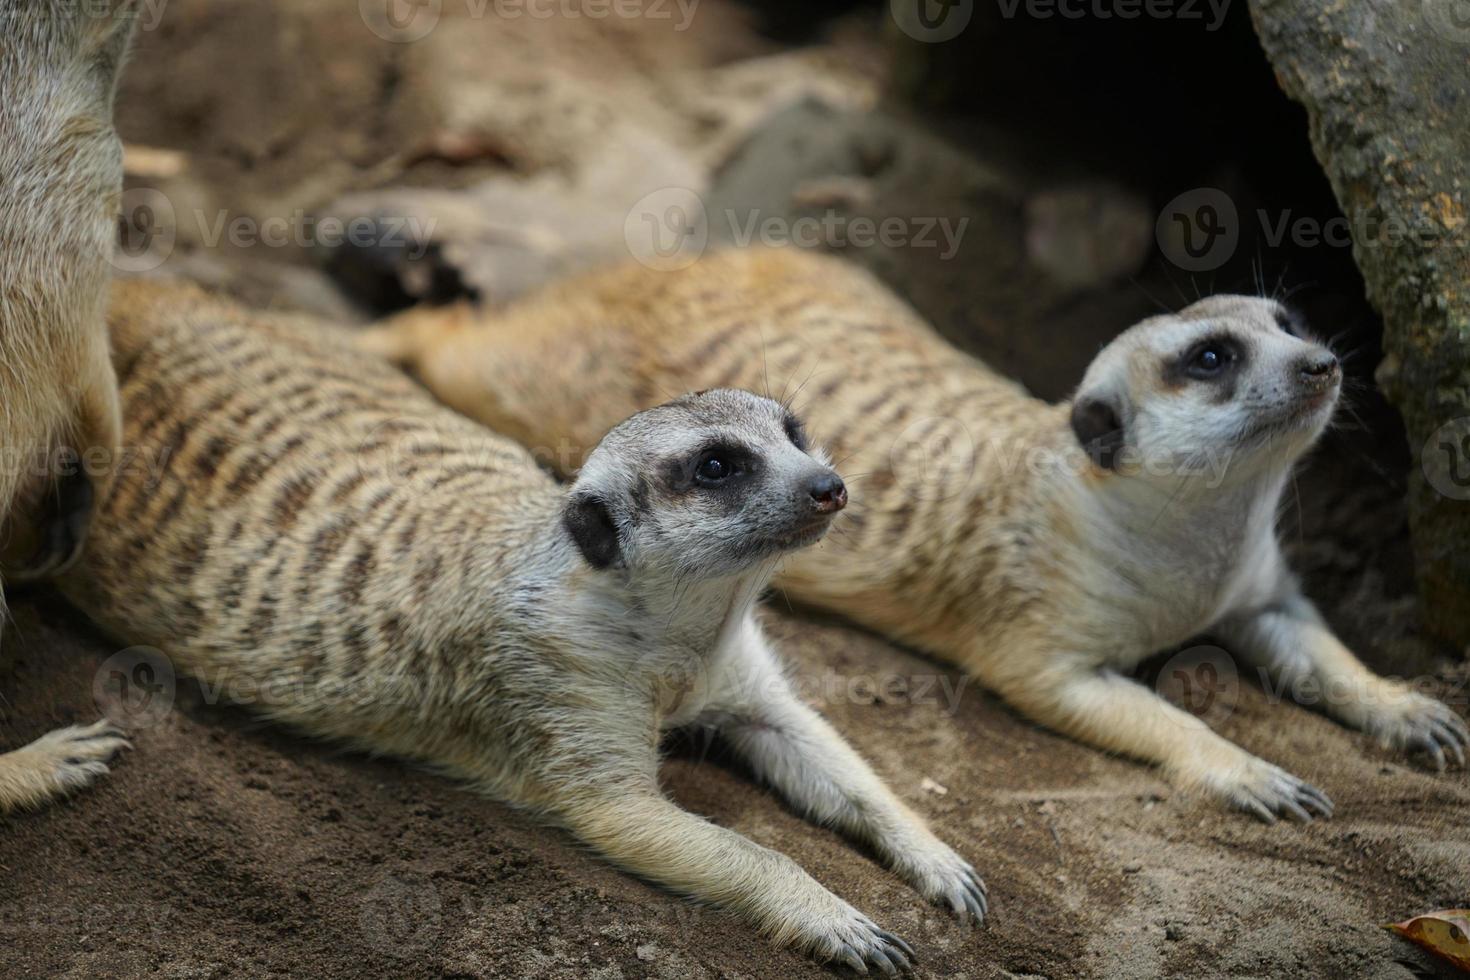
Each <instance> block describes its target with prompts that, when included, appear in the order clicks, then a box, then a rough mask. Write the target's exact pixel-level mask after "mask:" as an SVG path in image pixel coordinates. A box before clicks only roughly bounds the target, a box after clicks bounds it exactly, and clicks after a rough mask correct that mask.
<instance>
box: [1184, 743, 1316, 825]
mask: <svg viewBox="0 0 1470 980" xmlns="http://www.w3.org/2000/svg"><path fill="white" fill-rule="evenodd" d="M1211 782H1212V783H1213V784H1214V787H1215V789H1216V790H1217V791H1218V792H1219V793H1220V794H1221V795H1223V796H1224V797H1225V799H1226V800H1227V801H1228V802H1229V803H1230V805H1231V806H1233V807H1235V808H1236V809H1239V810H1244V811H1245V812H1246V813H1249V814H1251V815H1253V816H1256V817H1259V818H1260V819H1261V820H1263V821H1265V822H1266V823H1275V822H1276V818H1277V817H1290V818H1291V819H1293V820H1297V821H1300V822H1302V823H1308V822H1310V821H1311V820H1312V817H1313V816H1320V817H1330V816H1332V810H1333V807H1332V801H1331V800H1330V799H1328V798H1327V794H1326V793H1324V792H1322V791H1321V790H1320V789H1318V788H1317V787H1315V786H1313V785H1312V784H1311V783H1308V782H1305V781H1304V780H1301V779H1298V778H1297V777H1295V776H1293V775H1292V774H1291V773H1289V772H1287V771H1286V770H1285V769H1282V768H1281V767H1280V766H1273V765H1272V764H1271V763H1269V762H1267V761H1265V760H1264V759H1257V758H1255V757H1254V756H1250V757H1248V759H1247V761H1246V762H1244V763H1243V764H1241V765H1240V766H1239V767H1238V768H1237V769H1236V770H1235V771H1234V772H1233V773H1231V774H1230V776H1229V777H1227V778H1225V779H1222V780H1211Z"/></svg>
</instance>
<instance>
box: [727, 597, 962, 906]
mask: <svg viewBox="0 0 1470 980" xmlns="http://www.w3.org/2000/svg"><path fill="white" fill-rule="evenodd" d="M740 642H741V643H742V646H743V647H744V649H743V651H742V654H741V656H740V657H738V658H736V659H735V660H734V661H732V664H733V665H736V666H734V669H732V670H731V671H729V672H728V676H727V677H726V678H725V679H724V680H725V682H726V683H725V689H724V690H723V691H721V692H720V693H719V694H718V695H717V696H716V697H717V700H716V704H715V712H714V723H715V725H716V728H717V730H718V731H719V733H720V734H721V736H723V737H724V739H725V740H726V741H727V742H728V744H729V745H730V747H731V748H732V749H733V750H734V751H735V753H736V754H737V755H738V756H739V757H740V758H741V759H742V760H744V761H745V763H746V764H747V765H749V766H750V768H751V770H752V771H753V772H754V774H755V776H756V777H757V778H758V779H761V780H762V781H764V782H766V783H768V784H769V785H770V786H772V787H773V788H774V789H776V791H777V792H779V793H780V794H781V795H782V796H783V797H784V798H785V799H786V800H787V801H788V802H789V803H790V804H791V805H792V806H793V807H795V808H796V809H797V810H799V811H800V812H802V813H803V814H805V815H806V816H807V817H808V818H810V819H811V820H813V821H815V822H817V823H821V824H824V825H827V826H831V827H833V828H835V829H837V830H838V831H840V832H841V833H844V834H846V835H847V836H849V837H851V838H854V839H856V840H859V841H862V842H863V843H866V844H869V845H871V846H872V847H874V848H875V849H876V850H877V851H878V853H879V854H880V856H881V857H882V858H883V859H884V861H885V862H886V863H887V864H888V866H889V867H891V868H892V869H893V870H894V871H895V872H896V873H898V874H899V875H901V876H902V877H903V878H904V879H905V880H906V881H908V882H909V883H910V884H911V885H913V887H914V888H915V889H916V890H917V891H918V892H919V893H920V894H921V895H923V896H924V897H925V898H927V899H929V900H930V901H932V902H936V903H946V904H948V905H949V907H950V908H951V909H952V910H953V911H954V912H955V914H956V915H958V916H959V917H960V918H961V919H967V920H973V921H975V922H977V923H978V922H982V921H984V918H985V914H986V911H987V910H988V907H989V899H988V896H987V891H986V888H985V884H984V882H983V881H982V880H981V879H980V876H979V875H978V874H977V873H976V872H975V869H974V868H973V867H972V866H971V865H970V864H969V863H968V862H966V861H965V860H964V859H963V858H961V857H960V856H959V855H958V854H956V853H955V852H954V851H953V850H952V849H951V848H950V847H949V846H948V845H947V844H945V843H944V842H943V841H941V840H940V839H939V838H938V837H936V836H934V834H933V832H931V831H930V830H929V828H928V827H926V826H925V825H924V821H923V820H922V819H921V818H920V817H919V816H918V815H917V814H915V813H914V812H913V811H912V810H910V809H909V808H908V807H907V806H906V805H904V803H903V801H901V800H900V799H899V798H898V797H897V796H895V795H894V794H893V792H892V791H891V790H889V789H888V787H887V786H885V785H884V784H883V781H882V780H881V779H879V778H878V776H877V774H875V773H874V772H873V770H872V769H871V768H870V767H869V766H868V764H867V763H866V762H865V761H863V759H862V757H861V756H859V755H858V754H857V753H856V752H855V751H853V749H852V748H851V746H849V745H848V744H847V742H846V741H845V740H843V738H842V736H840V735H839V734H838V733H837V732H836V731H835V730H833V728H832V726H831V725H829V724H827V722H826V721H825V720H823V718H822V717H821V716H820V715H818V714H817V713H816V712H815V711H813V710H812V709H811V708H809V707H807V706H806V705H805V704H803V703H801V701H800V700H798V699H797V697H796V695H795V693H794V692H793V691H792V690H791V687H790V685H789V684H788V683H787V681H786V678H785V677H784V676H783V675H782V674H781V672H780V669H779V667H778V666H777V664H776V661H775V658H774V656H773V655H772V654H771V652H770V650H769V648H768V647H767V646H766V644H765V640H764V638H763V637H762V636H761V634H760V631H759V630H758V629H757V628H755V627H754V626H753V625H752V626H748V627H747V628H746V630H745V631H744V633H743V635H742V637H741V639H740Z"/></svg>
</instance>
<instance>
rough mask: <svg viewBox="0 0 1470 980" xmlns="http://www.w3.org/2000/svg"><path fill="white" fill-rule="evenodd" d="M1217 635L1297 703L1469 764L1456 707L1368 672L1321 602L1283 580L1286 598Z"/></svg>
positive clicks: (1393, 744)
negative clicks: (1325, 617)
mask: <svg viewBox="0 0 1470 980" xmlns="http://www.w3.org/2000/svg"><path fill="white" fill-rule="evenodd" d="M1212 632H1214V633H1215V634H1216V635H1218V636H1219V638H1220V640H1221V642H1222V643H1224V644H1225V645H1226V647H1228V648H1229V649H1230V650H1231V651H1232V652H1234V653H1236V654H1238V655H1239V656H1240V657H1242V658H1243V659H1245V660H1247V661H1249V662H1251V663H1254V664H1256V665H1258V666H1260V667H1261V668H1262V669H1263V670H1264V671H1266V672H1267V673H1268V674H1269V675H1270V677H1271V679H1272V680H1274V681H1275V682H1276V683H1277V684H1279V685H1280V686H1281V688H1283V689H1285V690H1286V691H1287V692H1288V693H1289V694H1290V695H1291V696H1292V697H1293V698H1294V699H1295V700H1297V701H1298V702H1301V703H1303V704H1308V705H1313V706H1317V707H1320V708H1322V710H1324V711H1325V712H1326V713H1327V714H1329V715H1331V716H1332V717H1333V718H1336V719H1337V720H1338V721H1340V722H1342V723H1343V724H1345V725H1348V726H1351V727H1353V728H1357V729H1360V730H1362V731H1364V732H1367V733H1368V734H1369V735H1372V736H1373V737H1374V738H1376V739H1377V740H1378V741H1379V742H1380V743H1381V744H1382V745H1384V746H1385V747H1386V748H1396V749H1403V750H1414V749H1421V750H1423V751H1424V752H1426V753H1428V755H1429V756H1430V758H1432V759H1433V760H1434V764H1435V766H1436V767H1437V768H1438V769H1439V770H1440V771H1443V770H1444V768H1445V764H1446V758H1445V754H1446V753H1449V755H1451V756H1453V757H1454V759H1455V762H1456V763H1457V764H1459V765H1461V766H1464V765H1465V752H1466V750H1467V749H1470V727H1467V726H1466V724H1465V720H1464V719H1463V718H1461V717H1460V715H1458V714H1457V713H1456V712H1455V711H1454V709H1453V708H1450V707H1449V706H1448V705H1446V704H1443V703H1441V702H1439V701H1436V700H1434V699H1433V698H1430V697H1427V696H1425V695H1423V694H1420V693H1418V692H1417V691H1414V690H1411V689H1410V688H1409V686H1408V685H1407V684H1405V683H1403V682H1402V681H1398V680H1395V679H1393V678H1388V677H1379V676H1378V675H1377V674H1375V673H1373V672H1372V671H1371V670H1369V669H1368V668H1367V667H1366V666H1365V665H1364V664H1363V663H1362V661H1360V660H1359V659H1358V658H1357V657H1356V656H1354V655H1353V653H1352V651H1351V650H1349V649H1348V648H1347V647H1346V646H1344V645H1343V643H1342V641H1341V640H1339V639H1338V638H1337V637H1336V636H1335V635H1333V633H1332V630H1331V629H1330V628H1329V627H1328V626H1327V624H1326V622H1325V621H1324V620H1323V619H1322V616H1321V614H1320V613H1319V612H1318V611H1317V609H1316V607H1315V606H1314V605H1313V604H1312V603H1311V601H1310V600H1308V599H1307V598H1306V597H1305V596H1303V595H1302V594H1301V593H1300V592H1298V591H1297V590H1296V585H1295V583H1294V582H1291V581H1287V582H1285V583H1284V584H1283V588H1282V595H1281V597H1280V598H1279V599H1278V600H1277V601H1275V602H1273V603H1271V604H1269V605H1266V606H1263V607H1261V608H1257V609H1253V610H1249V611H1245V612H1239V613H1235V614H1233V615H1231V616H1229V617H1227V618H1226V619H1225V620H1223V621H1222V622H1221V623H1220V624H1219V625H1218V626H1217V627H1216V628H1215V629H1214V630H1213V631H1212Z"/></svg>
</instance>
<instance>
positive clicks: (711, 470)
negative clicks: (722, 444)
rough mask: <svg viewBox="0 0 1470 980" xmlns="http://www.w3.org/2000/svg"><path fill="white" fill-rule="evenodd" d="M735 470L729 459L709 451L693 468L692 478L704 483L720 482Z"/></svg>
mask: <svg viewBox="0 0 1470 980" xmlns="http://www.w3.org/2000/svg"><path fill="white" fill-rule="evenodd" d="M733 472H735V468H734V467H733V466H731V465H730V461H729V460H727V459H725V457H723V456H721V455H719V454H718V453H710V454H708V455H707V456H705V457H704V458H703V459H701V460H700V461H699V465H698V466H696V467H695V468H694V478H695V479H696V480H697V481H699V482H700V483H703V484H705V485H709V484H713V483H720V482H721V481H723V480H725V479H726V478H727V477H729V476H730V474H731V473H733Z"/></svg>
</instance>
